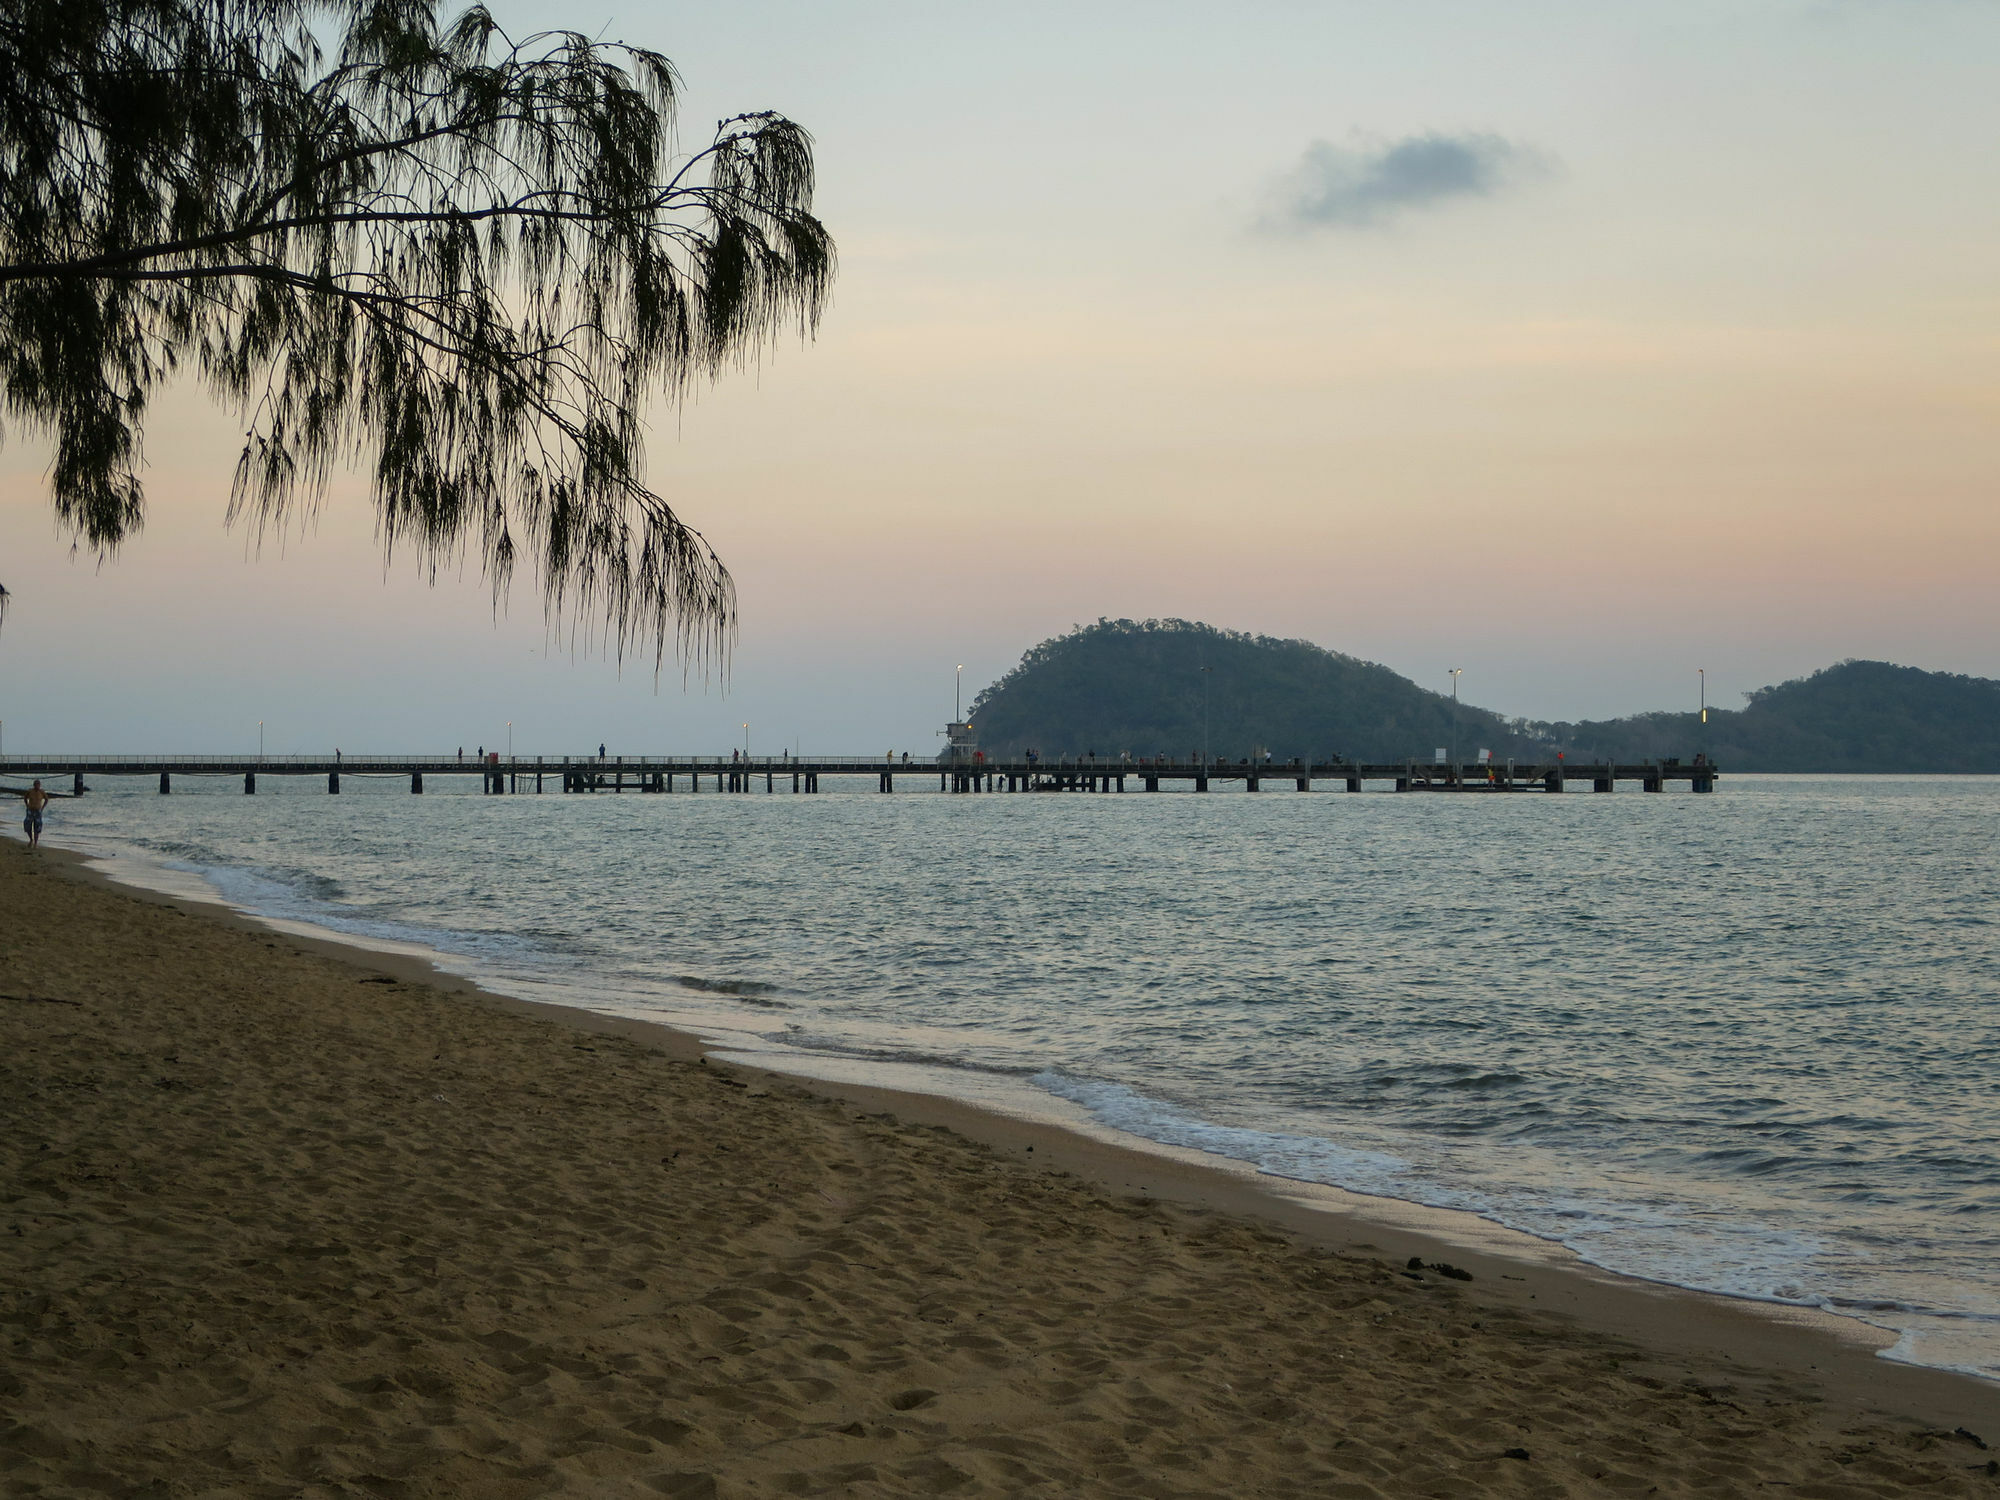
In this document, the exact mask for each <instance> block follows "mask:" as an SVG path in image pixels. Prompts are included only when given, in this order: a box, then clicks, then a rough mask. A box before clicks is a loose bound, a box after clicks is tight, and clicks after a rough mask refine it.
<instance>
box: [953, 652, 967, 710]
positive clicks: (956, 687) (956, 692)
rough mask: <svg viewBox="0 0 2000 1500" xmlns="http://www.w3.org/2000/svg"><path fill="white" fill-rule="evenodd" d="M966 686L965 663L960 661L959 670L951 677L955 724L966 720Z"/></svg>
mask: <svg viewBox="0 0 2000 1500" xmlns="http://www.w3.org/2000/svg"><path fill="white" fill-rule="evenodd" d="M964 688H965V663H964V662H960V663H959V664H958V670H957V671H956V672H955V673H953V674H952V679H951V722H952V723H954V724H963V723H964V722H965V709H964V706H963V705H964V702H965V692H964Z"/></svg>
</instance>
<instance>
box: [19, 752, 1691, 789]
mask: <svg viewBox="0 0 2000 1500" xmlns="http://www.w3.org/2000/svg"><path fill="white" fill-rule="evenodd" d="M1719 774H1720V773H1719V772H1718V770H1717V769H1716V767H1715V765H1714V764H1713V763H1712V762H1710V761H1708V760H1706V759H1705V758H1703V757H1699V756H1698V757H1696V758H1695V760H1693V761H1692V762H1682V761H1678V760H1661V761H1650V762H1646V763H1643V764H1632V765H1626V764H1616V765H1614V764H1608V763H1602V762H1600V763H1598V764H1596V765H1581V764H1576V763H1565V762H1563V761H1560V760H1557V761H1548V762H1541V763H1539V764H1533V765H1529V764H1518V765H1517V764H1515V763H1513V762H1511V761H1510V762H1505V763H1501V762H1494V763H1491V764H1483V765H1462V766H1449V765H1436V764H1430V763H1426V762H1423V761H1416V760H1410V761H1401V762H1391V763H1381V762H1376V763H1362V762H1358V761H1337V760H1334V761H1312V762H1306V761H1300V760H1294V761H1289V762H1287V761H1271V760H1260V761H1249V760H1238V761H1221V760H1216V761H1200V760H1180V761H1176V760H1167V759H1140V760H1130V759H1123V758H1120V759H1103V758H1099V759H1088V758H1086V759H1082V760H1063V761H1059V762H1051V761H1045V760H1040V759H1016V760H986V759H981V758H972V759H963V760H957V761H951V762H943V763H941V762H939V761H937V760H917V759H913V758H903V759H888V758H879V759H878V758H870V757H865V756H832V757H812V758H803V759H802V758H795V757H792V756H784V755H778V756H759V757H757V758H755V759H747V758H744V757H741V756H736V757H729V756H699V755H697V756H689V755H666V756H595V755H579V756H540V755H538V756H534V757H527V756H521V757H516V758H508V757H504V756H488V757H487V758H486V759H484V760H480V759H476V758H475V759H472V760H467V759H465V758H463V757H460V756H453V755H445V756H430V755H341V756H335V757H319V756H229V755H53V756H35V755H8V756H0V776H4V777H12V778H25V777H43V778H49V779H56V778H63V777H67V778H69V781H70V787H69V791H70V792H71V793H72V794H73V795H80V794H82V793H84V792H86V791H88V790H89V785H90V778H91V777H92V776H144V777H148V778H157V779H158V785H159V789H160V791H161V793H163V794H164V793H170V792H171V791H172V790H173V784H174V778H175V777H176V776H179V777H191V776H220V777H230V778H239V777H240V778H241V780H242V783H243V790H244V792H246V793H249V794H253V795H254V794H255V792H256V790H257V778H258V777H260V776H309V777H314V778H320V777H323V778H325V781H326V789H327V791H328V792H330V793H338V792H339V791H340V785H341V778H342V777H343V776H347V777H355V776H361V777H370V778H379V777H396V778H399V779H401V778H407V779H408V781H409V788H410V790H411V791H412V792H416V793H421V792H422V791H423V789H424V778H425V777H427V776H428V777H431V778H433V779H435V778H437V777H440V776H477V777H479V778H480V780H481V784H482V787H483V789H484V790H485V791H486V792H488V793H489V794H506V793H518V792H543V791H561V792H586V793H587V792H656V793H667V792H688V793H699V792H707V791H716V792H724V793H728V792H735V793H744V792H751V791H763V792H766V793H772V792H777V791H781V790H790V791H792V792H800V793H813V792H817V791H818V790H819V789H820V780H821V778H822V777H827V776H864V777H866V776H872V777H874V778H875V781H876V789H877V790H878V791H881V792H893V791H895V789H896V780H897V778H898V777H901V778H903V779H904V780H905V781H906V782H908V781H911V780H917V781H921V780H922V779H923V778H926V777H930V776H935V777H937V778H938V787H939V790H941V791H950V792H964V793H973V792H1123V791H1127V790H1134V791H1147V792H1157V791H1159V790H1161V788H1162V787H1163V786H1176V787H1181V788H1184V789H1185V788H1191V789H1192V790H1194V791H1197V792H1206V791H1208V790H1210V789H1211V787H1214V786H1218V785H1221V786H1234V787H1240V788H1241V789H1242V790H1243V791H1246V792H1260V791H1263V790H1264V789H1265V788H1266V787H1291V788H1293V789H1294V790H1297V791H1301V792H1306V791H1311V790H1313V789H1314V787H1315V785H1324V786H1326V787H1328V788H1329V789H1331V790H1336V791H1346V792H1359V791H1361V790H1362V789H1363V788H1364V787H1365V786H1367V785H1369V784H1370V783H1373V784H1374V785H1375V786H1376V787H1378V788H1380V789H1383V790H1388V789H1391V788H1393V789H1394V790H1395V791H1398V792H1463V793H1467V794H1473V793H1478V794H1493V793H1506V792H1562V791H1566V790H1568V789H1569V788H1570V786H1571V785H1572V784H1574V785H1575V786H1576V787H1577V789H1579V790H1582V789H1584V788H1585V787H1586V786H1587V787H1588V789H1589V790H1591V791H1593V792H1611V791H1616V790H1617V788H1618V785H1619V783H1621V782H1624V783H1627V784H1636V785H1637V786H1638V787H1639V788H1640V789H1641V790H1643V791H1648V792H1662V791H1665V790H1666V789H1667V787H1668V786H1669V785H1670V784H1673V783H1684V784H1685V785H1686V786H1687V788H1688V789H1689V790H1690V791H1695V792H1712V791H1714V790H1715V781H1716V777H1717V776H1718V775H1719ZM51 790H55V791H61V790H62V788H61V787H59V786H58V787H52V788H51Z"/></svg>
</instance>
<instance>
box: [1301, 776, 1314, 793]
mask: <svg viewBox="0 0 2000 1500" xmlns="http://www.w3.org/2000/svg"><path fill="white" fill-rule="evenodd" d="M1299 790H1300V791H1302V792H1309V791H1311V790H1312V778H1311V777H1310V776H1301V777H1300V778H1299Z"/></svg>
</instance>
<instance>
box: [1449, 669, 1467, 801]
mask: <svg viewBox="0 0 2000 1500" xmlns="http://www.w3.org/2000/svg"><path fill="white" fill-rule="evenodd" d="M1464 670H1465V668H1463V667H1453V668H1452V669H1451V779H1452V780H1453V781H1454V782H1455V781H1457V780H1458V674H1459V673H1460V672H1463V671H1464Z"/></svg>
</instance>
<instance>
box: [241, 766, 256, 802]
mask: <svg viewBox="0 0 2000 1500" xmlns="http://www.w3.org/2000/svg"><path fill="white" fill-rule="evenodd" d="M243 795H244V796H246V797H254V796H256V795H257V773H256V772H255V771H245V772H244V773H243Z"/></svg>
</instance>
